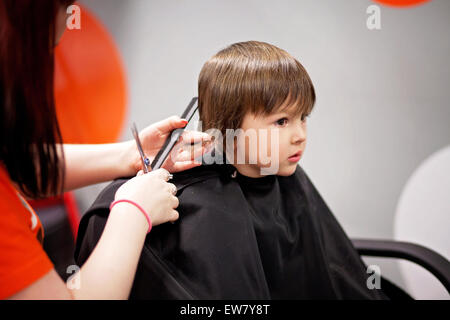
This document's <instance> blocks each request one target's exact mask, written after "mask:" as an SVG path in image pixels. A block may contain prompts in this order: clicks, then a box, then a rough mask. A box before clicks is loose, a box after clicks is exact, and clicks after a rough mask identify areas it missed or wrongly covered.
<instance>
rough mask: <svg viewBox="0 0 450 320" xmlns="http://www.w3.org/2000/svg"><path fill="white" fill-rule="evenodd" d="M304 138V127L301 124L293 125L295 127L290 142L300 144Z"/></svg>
mask: <svg viewBox="0 0 450 320" xmlns="http://www.w3.org/2000/svg"><path fill="white" fill-rule="evenodd" d="M305 140H306V129H305V128H304V127H303V126H302V125H301V124H299V125H297V126H295V129H294V131H293V133H292V139H291V143H292V144H300V143H302V142H303V141H305Z"/></svg>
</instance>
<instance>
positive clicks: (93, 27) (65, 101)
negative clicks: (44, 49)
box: [55, 7, 127, 143]
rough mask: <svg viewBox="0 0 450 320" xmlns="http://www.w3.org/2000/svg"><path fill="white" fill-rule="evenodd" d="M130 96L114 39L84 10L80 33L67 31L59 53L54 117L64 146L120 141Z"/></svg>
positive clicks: (58, 48)
mask: <svg viewBox="0 0 450 320" xmlns="http://www.w3.org/2000/svg"><path fill="white" fill-rule="evenodd" d="M67 17H69V15H68V16H67ZM126 96H127V94H126V82H125V72H124V69H123V67H122V61H121V57H120V55H119V52H118V50H117V47H116V46H115V44H114V41H113V39H112V38H111V36H110V35H109V34H108V32H107V31H106V29H105V28H104V27H103V26H102V24H101V23H100V22H99V21H98V20H97V19H96V18H95V17H94V15H93V14H92V13H90V12H89V11H88V10H87V9H86V8H84V7H81V29H80V30H77V29H73V30H68V29H66V31H65V32H64V35H63V37H62V38H61V40H60V43H59V44H58V45H57V46H56V48H55V102H56V113H57V117H58V122H59V125H60V128H61V132H62V137H63V141H64V143H107V142H115V141H117V140H118V139H119V137H120V134H121V131H122V126H123V124H124V118H125V115H126V100H127V98H126Z"/></svg>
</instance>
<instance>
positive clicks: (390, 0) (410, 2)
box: [374, 0, 429, 7]
mask: <svg viewBox="0 0 450 320" xmlns="http://www.w3.org/2000/svg"><path fill="white" fill-rule="evenodd" d="M374 1H375V2H378V3H381V4H385V5H388V6H393V7H409V6H415V5H419V4H422V3H425V2H428V1H429V0H374Z"/></svg>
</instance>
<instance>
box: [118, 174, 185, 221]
mask: <svg viewBox="0 0 450 320" xmlns="http://www.w3.org/2000/svg"><path fill="white" fill-rule="evenodd" d="M168 180H169V172H167V170H165V169H159V170H155V171H152V172H150V173H148V174H142V172H139V173H138V175H137V176H136V177H134V178H132V179H130V180H128V181H127V182H125V183H124V184H123V185H122V186H120V188H119V189H118V190H117V191H116V194H115V199H114V200H120V199H128V200H132V201H134V202H136V203H137V204H139V205H140V206H141V207H142V208H143V209H144V210H145V211H147V213H148V214H149V215H150V220H151V222H152V225H153V226H156V225H158V224H162V223H165V222H168V221H175V220H177V219H178V212H177V211H176V210H175V209H176V208H177V207H178V198H177V197H175V194H176V190H177V189H176V187H175V185H173V184H172V183H168V182H167V181H168Z"/></svg>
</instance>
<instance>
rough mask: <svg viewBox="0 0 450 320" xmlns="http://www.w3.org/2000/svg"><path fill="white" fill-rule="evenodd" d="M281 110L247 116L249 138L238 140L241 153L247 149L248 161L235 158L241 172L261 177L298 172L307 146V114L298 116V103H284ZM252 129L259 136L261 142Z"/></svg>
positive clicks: (288, 174) (246, 131)
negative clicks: (288, 104) (288, 105)
mask: <svg viewBox="0 0 450 320" xmlns="http://www.w3.org/2000/svg"><path fill="white" fill-rule="evenodd" d="M279 110H283V111H276V112H274V113H272V114H270V115H268V116H263V115H260V116H255V115H254V114H250V113H249V114H247V115H246V116H245V117H244V119H243V122H242V126H241V128H242V130H243V131H244V132H245V133H246V136H247V138H244V139H238V140H237V142H236V146H237V148H236V151H237V153H239V152H241V153H242V152H243V151H245V163H242V161H241V162H239V161H237V162H236V161H235V167H236V169H237V170H238V171H239V173H241V174H243V175H245V176H248V177H255V178H257V177H262V176H264V175H267V174H276V175H280V176H290V175H292V174H293V173H294V172H295V169H296V167H297V163H298V161H299V160H300V158H301V156H302V154H303V152H304V150H305V147H306V117H305V116H303V115H299V116H295V115H294V114H295V113H294V111H295V106H292V107H288V108H284V107H283V106H282V107H280V108H279ZM248 132H252V133H253V137H254V136H256V139H257V143H255V139H253V140H252V138H251V136H252V135H251V134H247V133H248ZM251 141H253V142H251ZM235 159H239V156H236V157H235Z"/></svg>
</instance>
